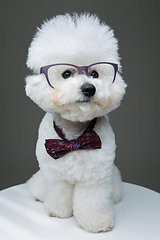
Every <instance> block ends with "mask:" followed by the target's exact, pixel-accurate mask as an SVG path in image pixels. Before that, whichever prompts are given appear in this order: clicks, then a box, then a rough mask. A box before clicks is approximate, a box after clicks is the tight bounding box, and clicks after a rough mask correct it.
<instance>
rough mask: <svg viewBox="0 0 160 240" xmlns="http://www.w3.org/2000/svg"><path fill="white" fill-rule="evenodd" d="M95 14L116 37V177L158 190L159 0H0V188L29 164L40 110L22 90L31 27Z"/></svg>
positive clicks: (27, 172) (20, 177)
mask: <svg viewBox="0 0 160 240" xmlns="http://www.w3.org/2000/svg"><path fill="white" fill-rule="evenodd" d="M73 11H76V12H84V11H88V12H91V13H96V14H97V15H98V16H99V17H100V18H101V19H102V20H103V21H105V22H106V23H107V24H108V25H110V26H111V27H112V28H113V29H114V31H115V35H116V37H117V38H118V39H119V52H120V56H121V57H122V66H123V77H124V79H125V81H126V82H127V84H128V88H127V93H126V95H125V98H124V100H123V102H122V105H121V107H120V108H119V109H117V110H116V111H114V112H113V113H110V114H109V117H110V122H111V125H112V127H113V129H114V132H115V134H116V141H117V146H118V147H117V157H116V160H115V161H116V164H117V165H118V167H119V169H120V170H121V173H122V176H123V181H126V182H130V183H134V184H138V185H142V186H145V187H148V188H150V189H153V190H156V191H158V192H160V157H159V156H160V145H159V142H160V141H159V130H160V124H159V123H160V113H159V103H160V101H159V90H160V79H159V69H160V66H159V63H160V54H159V50H160V47H159V43H160V30H159V29H160V27H159V23H160V14H159V12H160V4H159V1H154V0H150V1H141V0H134V1H132V0H130V1H129V0H126V1H125V0H123V1H121V0H98V1H94V0H85V1H83V0H80V1H75V0H73V1H71V0H64V1H61V0H57V1H55V0H53V1H47V0H44V1H43V0H42V1H39V0H38V1H36V0H32V1H29V0H27V1H25V0H23V1H22V0H19V1H18V0H13V1H8V0H5V1H3V0H1V1H0V18H1V19H0V23H1V25H0V26H1V27H0V34H1V37H0V48H1V51H0V61H1V63H0V64H1V65H0V77H1V79H0V84H1V86H0V98H1V100H0V104H1V124H0V137H1V145H0V146H1V150H0V155H1V156H0V189H4V188H6V187H9V186H13V185H15V184H20V183H24V182H25V181H26V180H27V179H28V178H29V177H30V176H31V175H32V174H33V173H34V172H36V170H37V169H38V165H37V162H36V157H35V153H34V152H35V144H36V139H37V130H38V125H39V123H40V121H41V118H42V117H43V115H44V112H43V111H42V110H41V109H39V108H38V107H37V106H36V104H34V103H33V102H32V101H31V100H30V99H29V98H27V97H26V96H25V92H24V78H25V76H26V75H28V74H30V71H29V70H28V69H27V68H26V65H25V61H26V56H27V48H28V46H29V44H30V42H31V39H32V37H33V34H34V33H35V30H36V27H37V26H40V25H41V23H42V22H43V20H45V19H46V18H47V19H49V18H51V17H52V16H54V15H56V14H63V13H65V12H73Z"/></svg>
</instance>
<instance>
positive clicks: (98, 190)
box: [73, 181, 114, 233]
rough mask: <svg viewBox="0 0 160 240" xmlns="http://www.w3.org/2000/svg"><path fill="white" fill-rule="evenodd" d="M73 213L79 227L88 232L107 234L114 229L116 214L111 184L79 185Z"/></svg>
mask: <svg viewBox="0 0 160 240" xmlns="http://www.w3.org/2000/svg"><path fill="white" fill-rule="evenodd" d="M73 211H74V216H75V218H76V220H77V225H78V227H82V228H83V229H84V230H86V231H87V232H94V233H97V232H106V231H109V230H111V229H112V228H113V224H114V213H113V203H112V200H111V183H109V182H106V181H105V182H101V183H95V184H89V183H77V184H76V185H75V188H74V198H73Z"/></svg>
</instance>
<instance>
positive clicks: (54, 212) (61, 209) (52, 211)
mask: <svg viewBox="0 0 160 240" xmlns="http://www.w3.org/2000/svg"><path fill="white" fill-rule="evenodd" d="M44 206H45V210H46V212H47V214H48V215H49V216H50V217H58V218H69V217H72V216H73V210H72V204H71V203H69V202H68V203H65V204H60V203H53V202H48V201H47V202H46V201H45V202H44Z"/></svg>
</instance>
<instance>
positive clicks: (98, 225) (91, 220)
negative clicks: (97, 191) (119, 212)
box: [76, 213, 114, 233]
mask: <svg viewBox="0 0 160 240" xmlns="http://www.w3.org/2000/svg"><path fill="white" fill-rule="evenodd" d="M76 220H77V226H78V227H79V228H83V229H84V230H85V231H87V232H91V233H98V232H108V231H111V230H112V229H113V226H114V215H113V214H111V213H110V214H102V215H101V214H94V215H92V216H91V215H90V216H89V215H87V214H86V215H83V218H81V217H80V216H79V217H78V218H76Z"/></svg>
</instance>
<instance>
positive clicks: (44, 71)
mask: <svg viewBox="0 0 160 240" xmlns="http://www.w3.org/2000/svg"><path fill="white" fill-rule="evenodd" d="M27 66H28V67H29V68H30V69H32V70H33V72H34V75H32V76H28V77H27V78H26V94H27V95H28V96H29V97H30V98H31V99H32V100H33V101H34V102H35V103H37V104H38V105H39V106H40V107H41V108H42V109H43V110H44V111H46V112H50V113H53V112H57V113H59V114H61V116H62V117H63V118H66V119H68V120H71V121H87V120H91V119H93V118H95V117H99V116H104V115H105V114H107V113H109V112H110V111H112V110H114V109H115V108H117V107H118V106H119V105H120V102H121V100H122V98H123V95H124V93H125V88H126V84H125V83H124V81H123V79H122V77H121V75H120V73H119V72H120V70H121V66H120V61H119V55H118V44H117V39H116V38H115V37H114V33H113V30H111V29H110V27H108V26H107V25H105V24H104V23H101V22H100V20H99V19H98V18H97V17H96V16H95V15H89V14H82V15H77V14H74V15H73V16H71V15H69V14H65V15H60V16H56V17H54V18H53V19H51V20H49V21H46V22H45V23H44V24H43V25H42V27H41V28H40V29H38V31H37V33H36V35H35V37H34V39H33V41H32V43H31V45H30V48H29V53H28V59H27Z"/></svg>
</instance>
